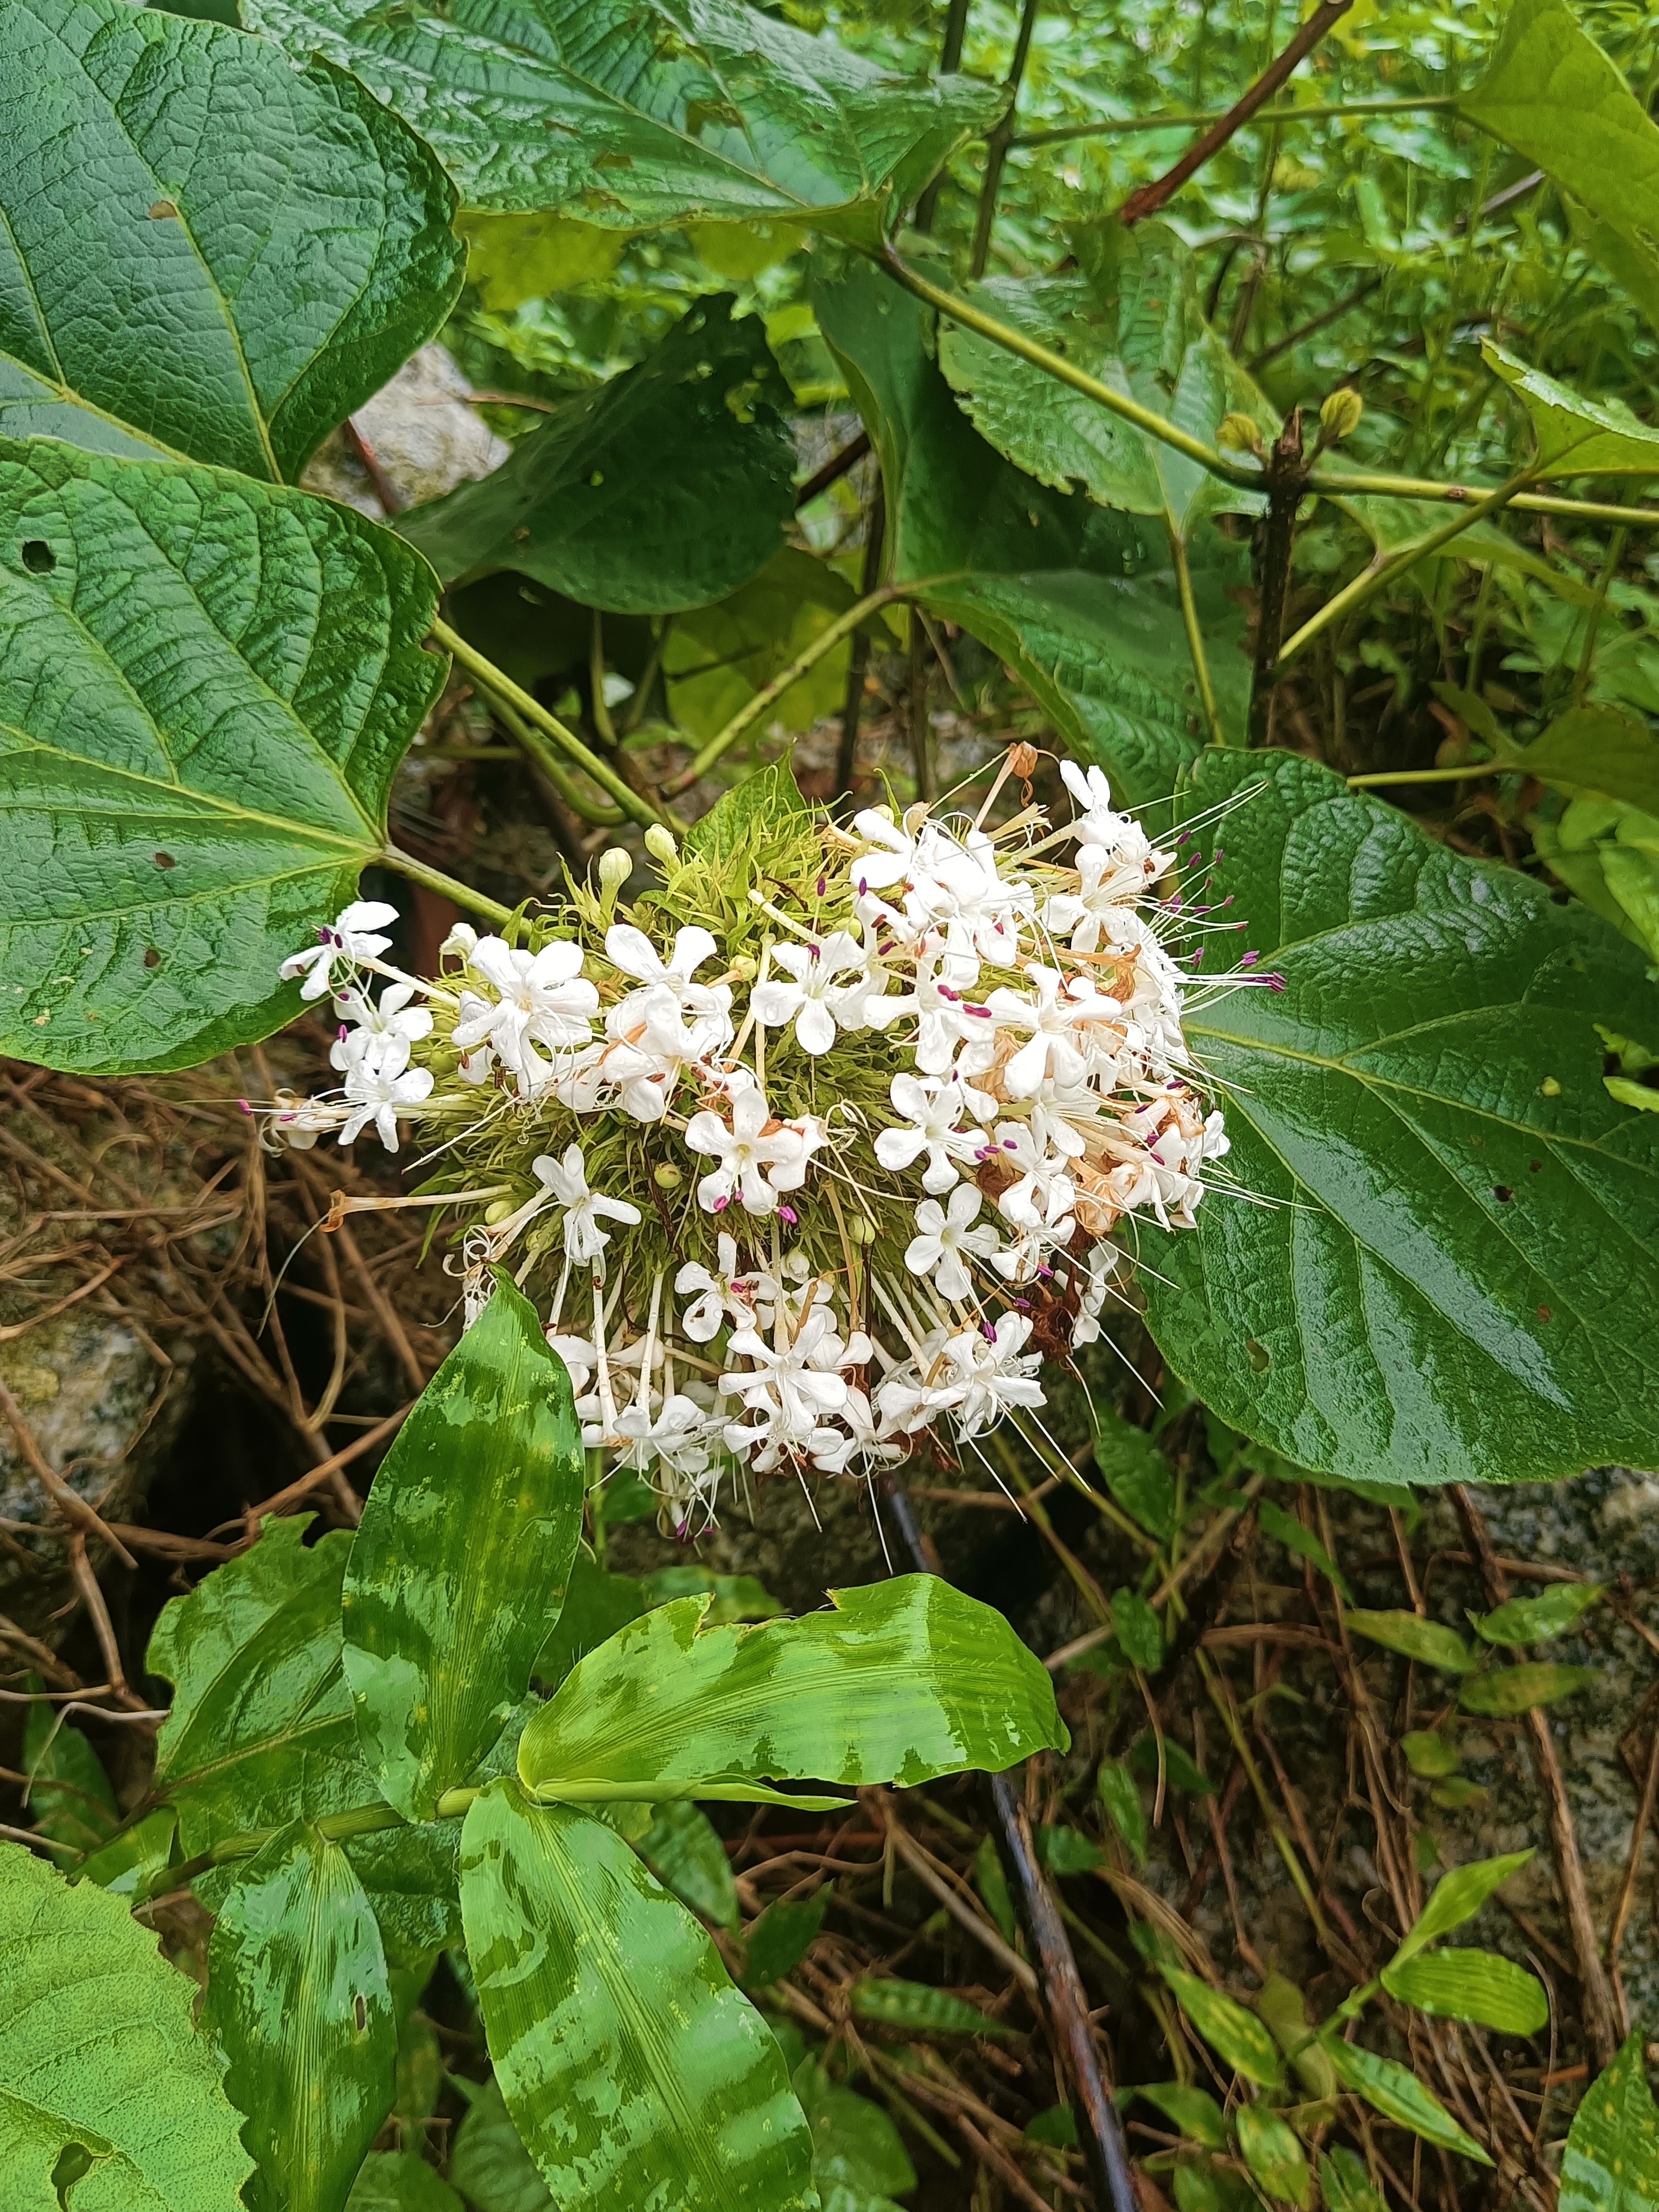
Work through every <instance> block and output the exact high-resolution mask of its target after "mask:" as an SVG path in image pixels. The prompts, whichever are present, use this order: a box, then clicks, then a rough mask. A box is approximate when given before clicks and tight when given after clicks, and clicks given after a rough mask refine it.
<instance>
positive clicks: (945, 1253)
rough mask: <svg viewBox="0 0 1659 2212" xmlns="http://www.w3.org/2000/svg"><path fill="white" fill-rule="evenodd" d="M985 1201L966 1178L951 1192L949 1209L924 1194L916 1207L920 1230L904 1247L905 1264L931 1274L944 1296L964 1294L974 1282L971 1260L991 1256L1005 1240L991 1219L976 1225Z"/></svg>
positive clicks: (962, 1295)
mask: <svg viewBox="0 0 1659 2212" xmlns="http://www.w3.org/2000/svg"><path fill="white" fill-rule="evenodd" d="M984 1202H985V1201H984V1200H983V1199H982V1197H981V1194H980V1193H979V1192H978V1191H977V1190H975V1188H974V1186H973V1184H972V1183H969V1182H965V1183H963V1184H961V1185H959V1187H958V1188H957V1189H955V1190H953V1191H952V1192H951V1205H950V1211H949V1212H946V1210H945V1207H944V1206H941V1205H940V1204H939V1200H937V1199H936V1198H924V1199H923V1200H922V1201H921V1205H920V1206H918V1207H917V1208H916V1231H917V1233H916V1235H915V1236H914V1237H912V1238H911V1239H910V1242H909V1243H908V1246H907V1247H906V1249H905V1254H904V1264H905V1266H906V1267H908V1269H909V1270H910V1273H912V1274H913V1275H931V1276H932V1277H933V1287H934V1288H935V1289H936V1290H937V1291H938V1292H939V1296H940V1297H946V1298H956V1299H962V1298H965V1297H967V1296H968V1295H969V1291H971V1290H972V1289H973V1286H974V1285H973V1279H972V1277H971V1276H970V1275H969V1273H968V1262H969V1260H970V1259H971V1260H988V1259H989V1258H990V1256H991V1255H992V1254H993V1253H994V1251H995V1250H996V1249H997V1247H998V1245H999V1244H1000V1243H1001V1241H1002V1240H1001V1238H1000V1237H999V1236H998V1235H997V1232H996V1231H995V1229H994V1228H993V1227H992V1225H991V1224H990V1223H989V1222H987V1223H986V1225H985V1226H984V1227H983V1228H982V1229H975V1227H974V1222H975V1218H977V1216H978V1213H979V1210H980V1207H981V1206H982V1205H983V1204H984Z"/></svg>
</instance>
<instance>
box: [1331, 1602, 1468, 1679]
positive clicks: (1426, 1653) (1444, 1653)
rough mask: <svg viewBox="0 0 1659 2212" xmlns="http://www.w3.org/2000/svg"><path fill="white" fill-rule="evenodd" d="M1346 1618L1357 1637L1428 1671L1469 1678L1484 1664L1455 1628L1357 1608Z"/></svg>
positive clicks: (1413, 1616)
mask: <svg viewBox="0 0 1659 2212" xmlns="http://www.w3.org/2000/svg"><path fill="white" fill-rule="evenodd" d="M1346 1620H1347V1624H1348V1626H1349V1627H1350V1628H1351V1629H1352V1631H1353V1632H1354V1634H1355V1635H1356V1636H1363V1637H1365V1638H1367V1639H1368V1640H1369V1641H1370V1643H1372V1644H1382V1645H1383V1647H1384V1648H1385V1649H1386V1650H1389V1651H1398V1652H1399V1653H1400V1655H1401V1657H1402V1658H1406V1659H1415V1660H1418V1661H1419V1662H1420V1663H1421V1664H1422V1665H1424V1666H1425V1667H1437V1668H1439V1670H1440V1672H1441V1673H1442V1674H1468V1673H1469V1672H1470V1671H1471V1670H1472V1669H1473V1668H1474V1667H1476V1666H1478V1665H1479V1663H1480V1662H1479V1659H1478V1658H1477V1656H1476V1654H1475V1653H1474V1651H1472V1650H1470V1649H1469V1647H1468V1644H1466V1643H1465V1642H1464V1641H1463V1638H1462V1637H1461V1636H1460V1635H1459V1634H1458V1632H1457V1631H1456V1630H1455V1628H1448V1627H1446V1626H1444V1625H1443V1623H1442V1622H1440V1621H1437V1620H1424V1618H1423V1617H1422V1615H1421V1614H1420V1613H1406V1612H1404V1611H1397V1612H1391V1613H1368V1612H1367V1611H1366V1610H1365V1609H1364V1607H1361V1606H1356V1607H1354V1608H1353V1609H1352V1611H1351V1612H1350V1613H1348V1614H1347V1615H1346Z"/></svg>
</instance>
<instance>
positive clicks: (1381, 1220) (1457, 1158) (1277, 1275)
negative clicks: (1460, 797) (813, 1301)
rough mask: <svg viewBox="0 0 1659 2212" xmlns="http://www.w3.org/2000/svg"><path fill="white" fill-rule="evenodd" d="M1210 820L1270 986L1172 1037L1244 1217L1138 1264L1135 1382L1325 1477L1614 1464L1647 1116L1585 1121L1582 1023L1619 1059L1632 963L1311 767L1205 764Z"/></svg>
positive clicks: (1634, 1425) (1162, 1245) (1592, 1109)
mask: <svg viewBox="0 0 1659 2212" xmlns="http://www.w3.org/2000/svg"><path fill="white" fill-rule="evenodd" d="M1229 803H1233V804H1234V805H1235V811H1233V812H1231V814H1230V816H1229V817H1228V820H1227V822H1226V825H1225V830H1224V831H1223V832H1222V833H1221V837H1222V842H1223V844H1224V846H1225V858H1224V859H1223V860H1221V861H1219V862H1218V864H1217V865H1216V866H1215V867H1214V870H1213V873H1214V879H1215V880H1214V894H1215V896H1218V897H1225V896H1231V897H1232V898H1233V900H1234V902H1235V904H1236V906H1237V908H1239V909H1240V910H1241V911H1243V913H1245V914H1247V915H1249V920H1250V923H1251V930H1250V937H1249V942H1250V944H1251V946H1252V949H1254V950H1256V951H1259V952H1260V954H1261V972H1263V973H1271V972H1273V971H1275V970H1276V971H1278V972H1279V973H1280V974H1282V975H1283V978H1284V987H1283V989H1282V990H1275V989H1260V988H1252V989H1248V990H1229V991H1226V992H1225V993H1218V994H1216V995H1215V996H1214V997H1213V998H1212V999H1211V1000H1209V1002H1208V1003H1207V1004H1205V1003H1203V1002H1201V1001H1200V1003H1199V1004H1198V1005H1196V1006H1191V1007H1189V1011H1188V1017H1187V1021H1186V1030H1187V1036H1188V1040H1189V1042H1190V1043H1191V1045H1192V1047H1193V1049H1194V1051H1195V1052H1196V1053H1198V1054H1200V1056H1201V1057H1202V1059H1203V1061H1204V1063H1205V1065H1206V1067H1207V1068H1208V1069H1209V1070H1210V1072H1211V1075H1212V1079H1213V1080H1214V1081H1215V1082H1216V1083H1217V1084H1218V1085H1220V1086H1221V1088H1222V1091H1223V1094H1224V1095H1225V1097H1226V1101H1227V1127H1228V1133H1229V1135H1230V1136H1231V1139H1232V1154H1231V1159H1230V1161H1229V1167H1230V1169H1231V1170H1232V1171H1233V1173H1234V1174H1235V1175H1236V1176H1237V1181H1238V1182H1239V1183H1241V1184H1242V1185H1243V1188H1245V1189H1247V1190H1249V1191H1250V1192H1251V1193H1253V1194H1255V1197H1256V1198H1257V1199H1258V1200H1264V1201H1266V1202H1267V1203H1266V1205H1265V1206H1264V1205H1262V1204H1257V1205H1254V1206H1238V1205H1236V1204H1224V1205H1218V1206H1214V1205H1212V1206H1206V1207H1205V1208H1204V1209H1203V1210H1202V1212H1200V1216H1199V1227H1198V1230H1197V1232H1196V1234H1193V1235H1185V1236H1180V1237H1160V1238H1158V1239H1157V1241H1156V1243H1155V1245H1154V1246H1153V1248H1152V1249H1151V1250H1150V1251H1149V1255H1148V1256H1149V1258H1150V1260H1151V1261H1152V1267H1151V1268H1150V1269H1149V1271H1148V1273H1147V1276H1146V1281H1145V1285H1144V1288H1145V1291H1146V1302H1147V1320H1148V1324H1149V1326H1150V1328H1151V1329H1152V1334H1153V1336H1154V1337H1155V1338H1156V1339H1157V1340H1158V1344H1159V1346H1160V1347H1161V1348H1162V1350H1163V1352H1164V1356H1165V1358H1167V1359H1168V1360H1169V1361H1170V1364H1171V1365H1172V1366H1173V1367H1174V1369H1175V1370H1176V1373H1177V1374H1178V1375H1180V1376H1182V1379H1183V1380H1184V1381H1185V1382H1187V1383H1189V1384H1190V1385H1191V1386H1192V1387H1193V1388H1194V1389H1196V1390H1197V1391H1198V1392H1199V1393H1200V1395H1202V1396H1203V1398H1204V1399H1205V1400H1206V1403H1208V1404H1209V1405H1211V1406H1212V1407H1213V1408H1214V1409H1215V1411H1216V1412H1217V1413H1218V1414H1219V1415H1220V1417H1221V1418H1222V1419H1224V1420H1225V1421H1227V1422H1228V1423H1229V1424H1230V1425H1231V1426H1233V1427H1235V1428H1238V1429H1243V1430H1244V1431H1246V1432H1247V1433H1249V1434H1250V1435H1253V1436H1255V1437H1258V1438H1260V1439H1261V1440H1262V1441H1263V1442H1266V1443H1270V1444H1271V1445H1272V1446H1273V1449H1275V1450H1278V1451H1280V1452H1282V1453H1283V1454H1284V1455H1285V1457H1286V1458H1288V1459H1290V1460H1291V1461H1293V1462H1296V1463H1297V1464H1298V1465H1301V1466H1304V1467H1313V1468H1321V1469H1323V1470H1326V1471H1328V1472H1332V1473H1334V1474H1343V1475H1351V1476H1356V1477H1358V1478H1360V1479H1366V1478H1370V1479H1375V1478H1376V1476H1378V1475H1379V1474H1384V1475H1386V1476H1387V1477H1388V1478H1389V1479H1390V1480H1406V1481H1411V1482H1418V1483H1427V1482H1439V1481H1463V1480H1480V1481H1503V1482H1513V1481H1519V1480H1540V1479H1541V1478H1543V1477H1545V1476H1548V1475H1553V1474H1570V1473H1576V1472H1577V1470H1578V1469H1579V1468H1583V1467H1585V1466H1589V1465H1602V1464H1607V1463H1608V1462H1615V1463H1617V1462H1624V1463H1626V1464H1627V1463H1629V1462H1631V1460H1632V1458H1634V1459H1635V1460H1636V1461H1638V1462H1639V1461H1640V1460H1641V1459H1642V1458H1643V1457H1644V1456H1645V1455H1647V1453H1648V1450H1649V1447H1650V1443H1651V1439H1652V1437H1653V1434H1654V1432H1655V1430H1656V1427H1659V1118H1656V1117H1655V1116H1653V1115H1633V1114H1631V1113H1629V1112H1628V1111H1627V1110H1626V1109H1624V1108H1623V1107H1621V1106H1620V1105H1619V1104H1618V1103H1616V1102H1615V1101H1613V1099H1611V1098H1610V1097H1608V1095H1607V1091H1605V1090H1604V1088H1603V1087H1602V1082H1601V1061H1602V1054H1603V1048H1602V1044H1601V1038H1600V1036H1598V1034H1597V1029H1596V1024H1598V1022H1599V1023H1600V1024H1602V1025H1604V1026H1606V1027H1608V1028H1612V1029H1613V1030H1618V1031H1619V1032H1620V1034H1622V1035H1626V1036H1632V1035H1639V1034H1641V1031H1642V1027H1643V1025H1644V1022H1647V1021H1649V1020H1650V1012H1651V1008H1650V985H1649V984H1648V982H1647V980H1646V972H1645V970H1646V963H1645V962H1644V959H1643V958H1642V957H1641V955H1640V954H1639V953H1638V951H1637V950H1636V949H1635V948H1634V947H1633V946H1631V945H1626V943H1625V942H1624V941H1623V940H1622V939H1619V938H1617V937H1614V936H1613V935H1612V934H1611V933H1609V932H1608V931H1607V930H1606V929H1605V928H1604V927H1603V926H1602V925H1601V923H1600V922H1599V921H1597V920H1596V919H1595V917H1594V916H1593V915H1588V914H1586V913H1585V912H1583V909H1582V908H1577V907H1560V906H1557V905H1556V904H1554V903H1553V901H1552V899H1551V897H1550V896H1549V893H1548V891H1547V890H1546V889H1545V888H1544V887H1543V886H1542V885H1541V884H1534V883H1531V882H1528V880H1527V879H1526V878H1524V877H1522V875H1520V874H1519V873H1518V872H1516V871H1514V870H1511V869H1502V868H1498V867H1495V866H1491V865H1490V864H1485V863H1481V862H1479V861H1474V860H1465V859H1463V858H1462V856H1461V855H1459V854H1455V853H1452V852H1449V851H1448V850H1447V849H1446V848H1445V847H1444V846H1443V845H1441V844H1438V843H1437V842H1435V841H1433V840H1432V839H1431V838H1430V837H1428V836H1425V834H1424V833H1423V832H1422V831H1421V830H1419V829H1417V828H1416V827H1415V825H1414V824H1413V823H1411V822H1410V821H1409V820H1408V819H1407V817H1404V816H1402V815H1401V814H1399V813H1396V812H1395V811H1392V810H1391V809H1389V808H1388V807H1385V806H1383V805H1381V804H1380V803H1379V802H1377V801H1376V800H1373V799H1366V798H1364V797H1361V796H1359V795H1358V794H1356V793H1349V792H1346V791H1345V790H1344V788H1343V787H1342V785H1341V783H1340V781H1339V780H1338V779H1337V778H1336V777H1335V776H1334V775H1331V774H1330V773H1329V772H1328V770H1326V769H1321V768H1319V767H1316V765H1315V764H1314V763H1312V762H1310V761H1304V760H1299V759H1292V758H1291V757H1288V756H1286V755H1285V754H1277V753H1267V754H1256V755H1253V756H1250V757H1242V756H1238V755H1228V754H1222V753H1216V752H1211V753H1207V754H1206V756H1205V757H1204V759H1203V761H1202V763H1200V766H1199V768H1198V769H1197V770H1196V771H1195V774H1194V781H1193V787H1192V791H1191V794H1190V798H1189V799H1184V800H1183V805H1186V806H1187V808H1188V812H1189V817H1196V816H1197V815H1198V814H1199V813H1200V811H1202V810H1204V809H1206V808H1208V807H1212V806H1217V805H1224V804H1229ZM1334 1130H1340V1131H1341V1133H1342V1141H1341V1142H1340V1144H1336V1143H1334V1142H1333V1141H1332V1135H1331V1133H1332V1132H1333V1131H1334ZM1358 1625H1360V1626H1364V1623H1363V1621H1362V1622H1360V1623H1359V1624H1358ZM1425 1656H1426V1655H1425ZM1434 1663H1437V1664H1440V1663H1444V1662H1439V1661H1437V1662H1434ZM1452 1663H1454V1664H1455V1663H1456V1662H1455V1661H1454V1662H1452Z"/></svg>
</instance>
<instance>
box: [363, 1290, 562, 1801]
mask: <svg viewBox="0 0 1659 2212" xmlns="http://www.w3.org/2000/svg"><path fill="white" fill-rule="evenodd" d="M585 1494H586V1477H585V1474H584V1472H583V1462H582V1449H581V1432H580V1428H579V1426H578V1425H577V1421H576V1415H575V1410H574V1406H573V1404H572V1401H571V1396H570V1377H569V1376H568V1374H567V1373H566V1372H565V1369H564V1364H563V1362H562V1360H560V1359H559V1358H558V1357H557V1356H556V1353H554V1352H551V1351H550V1349H549V1347H548V1343H547V1340H546V1337H545V1336H544V1334H543V1331H542V1324H541V1322H540V1320H539V1319H538V1316H537V1314H536V1312H535V1310H534V1309H533V1308H532V1306H531V1304H530V1303H529V1301H528V1300H527V1299H526V1298H524V1297H520V1294H519V1292H518V1291H516V1290H514V1289H513V1285H511V1283H509V1282H507V1281H506V1280H502V1281H501V1283H499V1284H498V1285H497V1286H496V1289H495V1295H494V1296H493V1297H491V1298H490V1300H489V1304H487V1305H486V1306H485V1307H484V1310H483V1312H482V1313H481V1314H480V1315H479V1316H478V1318H477V1321H475V1322H473V1324H472V1326H471V1328H469V1329H468V1330H467V1331H466V1333H465V1335H464V1336H463V1337H462V1339H461V1340H460V1342H459V1345H457V1346H456V1347H455V1349H454V1351H453V1352H451V1353H450V1355H449V1357H448V1358H447V1359H446V1360H445V1362H444V1364H443V1365H442V1366H441V1368H440V1369H439V1370H438V1371H437V1373H436V1374H435V1376H433V1378H432V1380H431V1382H430V1383H428V1384H427V1386H426V1389H425V1390H424V1391H422V1394H421V1396H420V1398H419V1400H418V1401H416V1406H415V1408H414V1411H413V1412H412V1413H410V1416H409V1419H407V1420H406V1421H405V1422H404V1425H403V1426H402V1428H401V1429H400V1430H399V1431H398V1435H397V1437H396V1439H395V1441H394V1442H393V1443H392V1449H391V1450H390V1451H389V1452H388V1453H387V1454H386V1458H385V1460H384V1461H383V1462H382V1463H381V1465H380V1470H379V1472H378V1473H377V1474H376V1475H375V1477H374V1486H373V1488H372V1489H371V1490H370V1492H369V1494H368V1504H366V1505H365V1507H364V1509H363V1517H362V1526H361V1527H360V1528H359V1529H358V1531H357V1534H356V1540H355V1541H354V1542H353V1545H352V1548H351V1557H350V1560H349V1565H348V1566H347V1568H346V1571H345V1578H344V1582H343V1586H342V1589H341V1593H340V1607H341V1619H342V1622H343V1636H344V1667H345V1678H346V1681H347V1684H348V1685H349V1688H350V1692H351V1699H352V1708H353V1711H354V1713H355V1716H356V1723H357V1735H358V1741H359V1743H360V1744H361V1746H362V1753H363V1758H364V1760H365V1762H366V1763H367V1765H368V1767H369V1769H370V1771H371V1772H372V1773H373V1774H374V1778H375V1782H376V1785H377V1787H378V1789H379V1790H380V1793H381V1794H382V1795H383V1796H385V1797H386V1800H387V1801H388V1802H390V1803H391V1804H393V1805H395V1806H396V1807H397V1808H398V1811H399V1812H400V1813H402V1814H403V1815H404V1818H405V1819H406V1820H430V1819H431V1818H432V1816H433V1814H435V1811H436V1809H437V1802H438V1798H439V1796H441V1793H442V1792H443V1791H444V1790H447V1789H453V1788H458V1787H459V1785H460V1784H462V1783H464V1782H465V1780H466V1778H467V1777H468V1776H469V1775H470V1774H471V1772H472V1771H473V1769H474V1768H475V1767H476V1766H477V1764H478V1761H479V1760H480V1759H482V1758H483V1756H484V1754H485V1753H487V1752H488V1751H489V1747H490V1746H491V1745H492V1744H493V1743H494V1742H495V1739H496V1737H497V1736H498V1735H500V1734H501V1727H502V1724H503V1723H504V1722H505V1721H506V1719H507V1715H508V1713H509V1712H511V1711H512V1710H513V1706H514V1705H517V1703H518V1702H519V1700H520V1699H521V1698H522V1697H523V1696H524V1694H525V1692H526V1689H527V1687H528V1686H529V1682H530V1675H531V1670H532V1667H533V1666H534V1664H535V1661H536V1655H537V1653H538V1650H540V1648H541V1645H542V1640H543V1637H544V1632H545V1630H546V1626H547V1620H546V1593H547V1591H548V1589H549V1588H550V1587H555V1588H556V1587H557V1586H558V1585H560V1584H562V1583H563V1582H564V1581H565V1580H566V1578H567V1577H568V1574H569V1572H570V1565H571V1560H572V1559H573V1557H574V1553H575V1549H576V1541H577V1538H578V1536H579V1535H580V1531H581V1514H582V1501H583V1498H584V1496H585Z"/></svg>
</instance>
